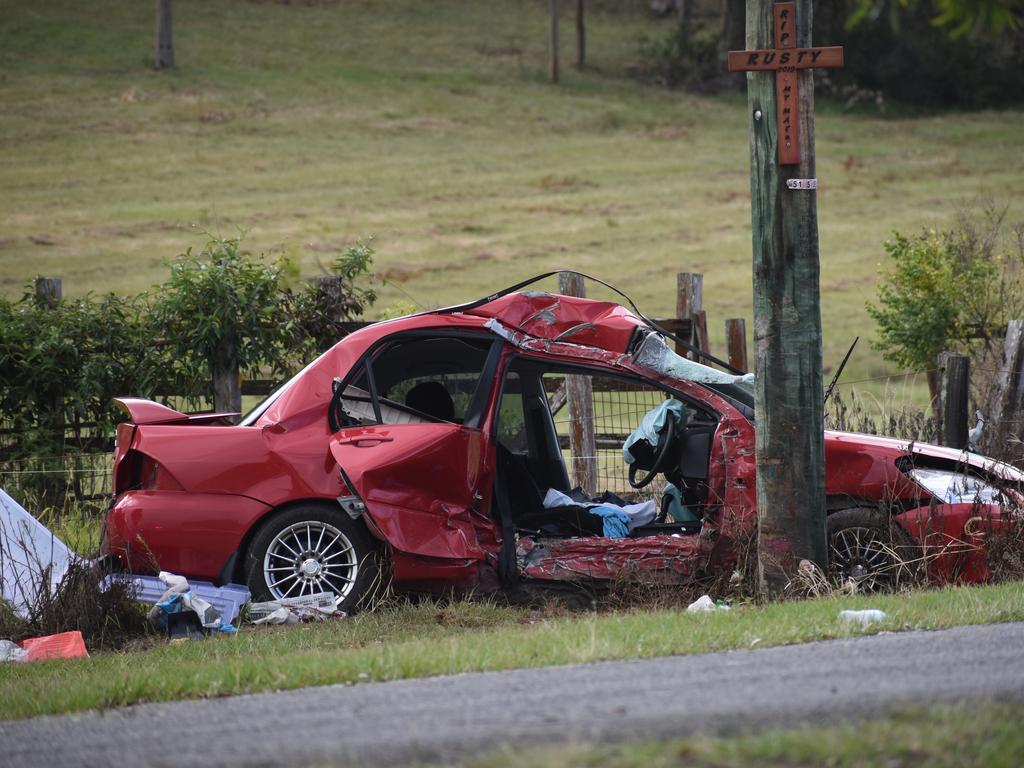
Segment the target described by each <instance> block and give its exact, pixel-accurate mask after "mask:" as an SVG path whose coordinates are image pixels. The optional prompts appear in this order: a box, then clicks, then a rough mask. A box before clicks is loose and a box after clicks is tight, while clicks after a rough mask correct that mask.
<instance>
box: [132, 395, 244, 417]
mask: <svg viewBox="0 0 1024 768" xmlns="http://www.w3.org/2000/svg"><path fill="white" fill-rule="evenodd" d="M114 402H115V403H117V404H118V405H119V406H121V408H123V409H124V410H125V411H126V412H127V413H128V418H129V419H130V420H131V422H132V423H133V424H215V423H217V422H223V423H225V424H233V423H234V419H235V418H236V417H237V416H239V414H237V413H192V414H188V413H182V412H181V411H176V410H174V409H173V408H168V407H167V406H166V405H161V404H160V403H156V402H153V401H152V400H144V399H143V398H139V397H115V398H114Z"/></svg>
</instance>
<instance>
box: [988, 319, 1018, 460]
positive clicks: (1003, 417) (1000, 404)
mask: <svg viewBox="0 0 1024 768" xmlns="http://www.w3.org/2000/svg"><path fill="white" fill-rule="evenodd" d="M1018 413H1020V414H1021V415H1024V321H1022V320H1011V321H1010V322H1009V323H1007V324H1006V336H1005V337H1004V339H1003V363H1002V365H1001V366H1000V367H999V373H998V374H997V375H996V383H995V387H994V389H993V392H992V399H991V400H990V401H989V406H988V413H987V414H985V415H986V416H987V419H988V424H987V425H986V428H985V430H984V432H983V433H982V435H983V436H984V438H985V444H986V445H989V446H1003V445H1005V444H1006V439H1007V438H1008V437H1009V436H1010V434H1011V432H1010V430H1009V428H1008V422H1010V421H1012V420H1013V419H1015V418H1017V414H1018ZM986 452H989V451H986Z"/></svg>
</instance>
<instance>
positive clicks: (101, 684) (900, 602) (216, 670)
mask: <svg viewBox="0 0 1024 768" xmlns="http://www.w3.org/2000/svg"><path fill="white" fill-rule="evenodd" d="M868 607H870V608H880V609H882V610H884V611H885V612H886V613H887V614H888V615H889V617H890V618H889V619H887V620H886V621H884V622H881V623H879V624H874V625H872V626H871V627H870V628H868V629H867V630H864V629H860V628H851V627H850V626H848V625H844V624H842V623H841V622H839V620H838V614H839V611H840V610H841V609H845V608H868ZM1021 620H1024V584H1020V583H1007V584H1002V585H998V586H988V587H959V588H952V589H943V590H925V591H920V592H915V593H912V594H909V595H889V596H874V597H843V598H828V599H819V600H803V601H792V602H787V603H773V604H770V605H767V606H762V607H756V606H739V607H736V608H734V609H733V610H732V611H729V612H722V613H712V614H690V613H686V612H685V611H682V610H678V609H676V610H636V611H627V612H619V613H608V614H593V613H588V614H582V615H579V614H577V615H563V614H560V613H558V612H556V613H554V614H553V615H545V614H543V613H539V614H538V613H530V612H529V611H526V610H525V609H521V608H510V607H500V606H495V605H491V604H487V603H483V602H462V603H456V604H454V605H453V606H449V607H445V606H443V605H441V606H438V605H435V604H433V603H421V604H419V605H412V606H409V605H397V606H390V607H384V608H382V609H380V610H377V611H375V612H372V613H364V614H360V615H358V616H355V617H352V618H349V619H344V620H340V621H335V622H329V623H325V624H319V625H304V626H295V627H252V626H246V627H243V629H242V630H241V631H240V632H239V633H238V634H237V635H234V636H226V637H211V638H209V639H207V640H205V641H202V642H198V641H194V642H187V643H178V644H170V645H168V644H166V643H165V642H163V641H162V640H161V641H156V642H154V643H150V644H149V646H148V647H141V648H139V649H135V650H134V651H132V652H125V653H101V654H97V655H95V656H94V657H93V658H90V659H74V660H69V661H53V662H45V663H31V664H4V665H0V719H3V718H18V717H31V716H34V715H41V714H55V713H61V712H75V711H80V710H84V709H106V708H110V707H116V706H124V705H128V704H137V703H141V702H146V701H169V700H174V699H187V698H201V697H214V696H227V695H233V694H239V693H248V692H254V691H267V690H283V689H288V688H300V687H303V686H308V685H325V684H333V683H359V682H369V681H374V680H397V679H403V678H413V677H428V676H432V675H443V674H456V673H460V672H479V671H485V670H495V669H512V668H520V667H543V666H550V665H553V664H579V663H587V662H592V661H601V660H607V659H632V658H649V657H654V656H665V655H670V654H692V653H706V652H709V651H722V650H730V649H736V648H751V647H765V646H769V645H783V644H788V643H799V642H806V641H809V640H820V639H826V638H834V637H848V636H850V635H851V634H859V633H862V632H865V631H866V632H869V633H874V632H878V631H899V630H905V629H939V628H942V627H950V626H958V625H966V624H981V623H993V622H1000V621H1021Z"/></svg>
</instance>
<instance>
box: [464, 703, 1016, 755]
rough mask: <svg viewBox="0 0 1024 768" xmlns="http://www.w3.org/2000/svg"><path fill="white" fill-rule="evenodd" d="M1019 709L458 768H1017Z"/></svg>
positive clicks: (546, 750) (926, 713)
mask: <svg viewBox="0 0 1024 768" xmlns="http://www.w3.org/2000/svg"><path fill="white" fill-rule="evenodd" d="M1021 722H1024V705H1021V704H1019V703H995V702H991V703H977V702H971V703H969V704H958V705H947V706H931V707H925V706H920V707H901V708H897V709H894V710H892V711H891V712H890V713H888V715H887V716H886V717H885V718H884V719H883V718H879V719H873V720H867V721H864V722H860V723H854V724H846V725H838V726H831V727H824V728H823V727H813V726H807V727H803V728H795V729H785V730H772V731H768V732H765V733H759V734H755V735H745V736H733V737H727V738H711V737H695V738H689V739H679V740H672V741H661V742H644V743H636V744H621V745H600V746H598V745H593V744H575V745H568V746H548V747H533V748H530V747H525V748H524V746H523V745H517V746H516V747H515V748H512V747H507V748H505V749H502V750H499V751H497V752H495V753H493V754H491V755H486V756H477V757H473V758H470V759H468V760H466V761H464V762H461V763H459V765H460V766H461V767H462V768H506V767H512V766H521V765H529V766H532V768H549V767H550V768H556V767H557V768H592V767H593V766H606V767H607V768H673V767H674V766H679V768H683V767H684V766H685V768H746V767H747V766H753V765H757V766H765V767H766V768H770V767H772V766H780V767H781V766H785V767H786V768H789V767H790V766H815V765H820V766H829V767H830V768H840V766H842V768H857V767H858V766H863V767H864V768H868V767H869V766H870V767H871V768H874V767H875V766H888V767H889V768H904V767H908V768H909V767H910V766H922V765H927V766H932V767H933V768H954V767H955V768H975V767H976V768H1016V766H1019V765H1020V764H1021V759H1022V756H1024V731H1022V730H1021V728H1020V724H1021Z"/></svg>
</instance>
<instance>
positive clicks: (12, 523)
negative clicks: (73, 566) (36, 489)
mask: <svg viewBox="0 0 1024 768" xmlns="http://www.w3.org/2000/svg"><path fill="white" fill-rule="evenodd" d="M0 552H2V554H3V556H2V557H0V594H2V595H3V599H4V600H6V601H7V602H8V603H9V604H10V606H11V608H12V609H13V610H14V612H15V613H16V614H17V615H18V616H20V617H21V618H23V619H27V618H28V606H30V605H34V604H35V603H36V601H37V600H38V597H39V594H40V593H41V592H43V591H44V590H49V592H50V594H53V593H54V592H56V590H57V585H58V584H60V582H61V579H63V578H64V574H66V573H67V571H68V567H69V565H70V563H71V559H72V558H73V557H74V554H75V553H74V552H72V551H71V549H70V548H69V547H68V546H67V544H65V543H64V542H63V541H61V540H60V539H58V538H57V537H56V536H54V535H53V534H52V533H51V532H50V531H49V530H48V529H47V527H46V526H45V525H43V524H42V523H40V522H39V521H38V520H36V519H35V517H33V516H32V515H30V514H29V513H28V512H27V511H26V510H25V508H24V507H23V506H21V505H20V504H19V503H18V502H16V501H15V500H14V499H12V498H11V497H10V496H8V495H7V493H6V492H5V491H3V490H0Z"/></svg>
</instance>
